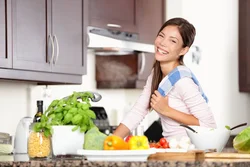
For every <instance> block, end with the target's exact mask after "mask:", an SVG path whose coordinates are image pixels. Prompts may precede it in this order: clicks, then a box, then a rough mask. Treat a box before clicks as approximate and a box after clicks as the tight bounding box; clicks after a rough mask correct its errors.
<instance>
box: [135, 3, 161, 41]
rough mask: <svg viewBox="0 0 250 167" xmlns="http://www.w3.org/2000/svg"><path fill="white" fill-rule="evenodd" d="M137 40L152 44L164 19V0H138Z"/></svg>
mask: <svg viewBox="0 0 250 167" xmlns="http://www.w3.org/2000/svg"><path fill="white" fill-rule="evenodd" d="M138 3H139V4H138V6H139V7H140V10H138V17H137V18H138V33H139V42H142V43H147V44H154V41H155V38H156V36H157V33H158V31H159V29H160V28H161V26H162V24H163V23H164V21H165V8H166V3H165V0H154V1H152V0H138Z"/></svg>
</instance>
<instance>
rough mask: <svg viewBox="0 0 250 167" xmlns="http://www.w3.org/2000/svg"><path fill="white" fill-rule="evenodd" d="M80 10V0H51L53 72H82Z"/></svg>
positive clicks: (81, 8)
mask: <svg viewBox="0 0 250 167" xmlns="http://www.w3.org/2000/svg"><path fill="white" fill-rule="evenodd" d="M82 11H83V1H82V0H70V1H69V0H52V34H53V39H54V44H55V57H54V60H53V65H52V71H53V72H58V73H71V74H83V73H84V65H83V57H84V52H83V49H84V48H83V26H84V24H83V18H82V15H83V14H82Z"/></svg>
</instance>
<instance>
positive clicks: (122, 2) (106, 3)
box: [89, 0, 166, 44]
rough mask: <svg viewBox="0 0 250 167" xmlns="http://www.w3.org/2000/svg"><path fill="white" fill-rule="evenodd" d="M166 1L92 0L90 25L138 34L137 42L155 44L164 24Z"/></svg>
mask: <svg viewBox="0 0 250 167" xmlns="http://www.w3.org/2000/svg"><path fill="white" fill-rule="evenodd" d="M165 6H166V5H165V0H154V1H152V0H119V1H117V0H91V1H90V2H89V9H90V10H89V25H90V26H94V27H100V28H107V29H111V30H117V31H114V32H117V33H118V32H119V31H125V32H131V33H136V34H138V40H137V42H142V43H148V44H153V43H154V40H155V37H156V34H157V32H158V30H159V29H160V27H161V25H162V24H163V22H164V19H165V18H164V15H165Z"/></svg>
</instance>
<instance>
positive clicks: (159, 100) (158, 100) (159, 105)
mask: <svg viewBox="0 0 250 167" xmlns="http://www.w3.org/2000/svg"><path fill="white" fill-rule="evenodd" d="M150 105H151V107H152V108H153V109H154V110H155V111H157V112H158V113H160V114H162V115H166V112H167V111H168V110H169V108H170V107H169V105H168V97H167V96H166V97H163V96H161V94H160V93H159V92H158V91H157V90H155V91H154V94H152V96H151V100H150ZM164 113H165V114H164Z"/></svg>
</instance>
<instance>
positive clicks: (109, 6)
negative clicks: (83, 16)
mask: <svg viewBox="0 0 250 167" xmlns="http://www.w3.org/2000/svg"><path fill="white" fill-rule="evenodd" d="M136 3H137V0H90V1H89V18H90V25H91V26H96V27H102V28H114V29H118V30H124V31H128V32H137V18H136V12H137V11H136V10H137V8H136Z"/></svg>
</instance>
